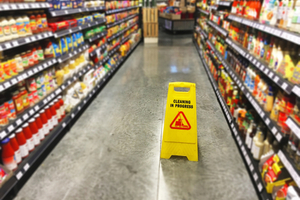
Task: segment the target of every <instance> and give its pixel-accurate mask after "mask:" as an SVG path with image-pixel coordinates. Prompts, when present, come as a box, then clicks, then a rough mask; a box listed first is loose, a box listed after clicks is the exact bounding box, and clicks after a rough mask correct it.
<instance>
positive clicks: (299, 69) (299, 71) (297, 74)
mask: <svg viewBox="0 0 300 200" xmlns="http://www.w3.org/2000/svg"><path fill="white" fill-rule="evenodd" d="M0 73H1V72H0ZM289 80H290V81H291V82H292V83H294V84H300V61H299V62H298V63H297V65H296V66H295V67H294V71H293V75H292V77H291V78H290V79H289ZM0 81H1V80H0Z"/></svg>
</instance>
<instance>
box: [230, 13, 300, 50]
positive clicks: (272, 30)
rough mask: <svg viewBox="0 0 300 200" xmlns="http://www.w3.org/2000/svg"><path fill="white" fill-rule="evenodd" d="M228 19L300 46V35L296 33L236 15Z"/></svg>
mask: <svg viewBox="0 0 300 200" xmlns="http://www.w3.org/2000/svg"><path fill="white" fill-rule="evenodd" d="M228 19H230V20H232V21H235V22H238V23H241V24H244V25H247V26H250V27H252V28H255V29H258V30H261V31H264V32H266V33H269V34H271V35H274V36H276V37H279V38H281V39H284V40H288V41H290V42H293V43H295V44H298V45H300V34H298V33H294V32H291V31H288V30H284V29H280V28H277V27H273V26H270V25H267V24H262V23H259V22H258V21H254V20H250V19H246V18H244V17H240V16H236V15H232V14H231V15H229V16H228Z"/></svg>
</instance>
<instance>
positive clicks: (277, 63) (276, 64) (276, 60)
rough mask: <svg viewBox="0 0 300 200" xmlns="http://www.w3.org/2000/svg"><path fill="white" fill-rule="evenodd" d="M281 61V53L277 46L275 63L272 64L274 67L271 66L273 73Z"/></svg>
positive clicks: (279, 47)
mask: <svg viewBox="0 0 300 200" xmlns="http://www.w3.org/2000/svg"><path fill="white" fill-rule="evenodd" d="M282 60H283V52H282V50H281V46H280V45H279V46H278V48H277V53H276V58H275V63H274V66H273V69H274V70H275V71H277V69H278V68H279V66H280V65H281V62H282Z"/></svg>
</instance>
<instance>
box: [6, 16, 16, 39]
mask: <svg viewBox="0 0 300 200" xmlns="http://www.w3.org/2000/svg"><path fill="white" fill-rule="evenodd" d="M7 20H8V24H9V26H10V32H11V37H12V39H15V38H18V37H19V35H18V29H17V25H16V21H15V19H14V18H13V17H11V16H9V17H8V18H7Z"/></svg>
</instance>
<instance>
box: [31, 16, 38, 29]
mask: <svg viewBox="0 0 300 200" xmlns="http://www.w3.org/2000/svg"><path fill="white" fill-rule="evenodd" d="M30 28H31V30H32V31H36V30H37V29H36V21H35V19H31V20H30Z"/></svg>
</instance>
